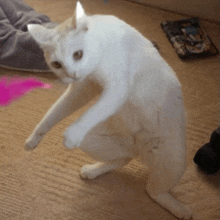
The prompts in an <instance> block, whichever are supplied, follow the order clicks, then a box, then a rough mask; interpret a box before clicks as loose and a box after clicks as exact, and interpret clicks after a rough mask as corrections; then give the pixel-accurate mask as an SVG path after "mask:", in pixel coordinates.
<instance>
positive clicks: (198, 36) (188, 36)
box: [161, 17, 219, 59]
mask: <svg viewBox="0 0 220 220" xmlns="http://www.w3.org/2000/svg"><path fill="white" fill-rule="evenodd" d="M161 27H162V29H163V30H164V32H165V33H166V35H167V38H168V39H169V41H170V43H171V44H172V46H173V47H174V49H175V51H176V53H177V54H178V56H179V57H180V58H182V59H190V58H199V57H204V56H213V55H217V54H219V51H218V50H217V48H216V47H215V45H214V44H213V42H212V41H211V39H210V38H209V36H208V35H207V34H206V33H205V30H204V28H202V27H201V24H200V22H199V19H198V18H196V17H193V18H189V19H183V20H179V21H164V22H162V23H161Z"/></svg>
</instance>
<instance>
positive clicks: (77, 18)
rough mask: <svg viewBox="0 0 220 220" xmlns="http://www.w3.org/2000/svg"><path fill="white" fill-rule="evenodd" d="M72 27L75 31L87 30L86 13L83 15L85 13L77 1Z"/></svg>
mask: <svg viewBox="0 0 220 220" xmlns="http://www.w3.org/2000/svg"><path fill="white" fill-rule="evenodd" d="M72 25H73V27H74V28H76V29H77V30H81V29H83V30H87V29H88V26H87V16H86V13H85V11H84V9H83V7H82V5H81V3H80V2H79V1H78V2H77V3H76V10H75V13H74V15H73V20H72Z"/></svg>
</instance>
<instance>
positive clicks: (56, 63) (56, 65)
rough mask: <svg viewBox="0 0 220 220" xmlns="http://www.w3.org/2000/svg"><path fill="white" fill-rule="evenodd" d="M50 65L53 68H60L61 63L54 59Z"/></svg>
mask: <svg viewBox="0 0 220 220" xmlns="http://www.w3.org/2000/svg"><path fill="white" fill-rule="evenodd" d="M51 65H52V67H53V68H55V69H60V68H62V64H61V63H60V62H58V61H54V62H52V63H51Z"/></svg>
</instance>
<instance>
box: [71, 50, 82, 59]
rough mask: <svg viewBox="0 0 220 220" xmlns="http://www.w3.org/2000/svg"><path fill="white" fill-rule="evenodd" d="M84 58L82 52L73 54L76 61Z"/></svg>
mask: <svg viewBox="0 0 220 220" xmlns="http://www.w3.org/2000/svg"><path fill="white" fill-rule="evenodd" d="M82 56H83V51H82V50H79V51H76V52H75V53H74V54H73V58H74V60H80V59H81V58H82Z"/></svg>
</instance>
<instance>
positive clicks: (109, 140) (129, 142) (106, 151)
mask: <svg viewBox="0 0 220 220" xmlns="http://www.w3.org/2000/svg"><path fill="white" fill-rule="evenodd" d="M132 147H133V137H132V136H130V135H128V136H124V135H122V134H120V133H116V131H115V130H114V131H112V130H111V129H109V128H108V124H107V123H102V124H99V125H98V126H96V127H95V128H94V129H93V130H92V131H91V132H90V133H89V134H88V135H87V136H86V138H85V140H84V141H83V143H82V145H81V146H80V149H81V150H82V151H84V152H85V153H87V154H88V155H89V156H90V157H91V158H93V159H95V160H97V161H99V162H98V163H95V164H92V165H91V164H88V165H85V166H83V167H82V169H81V177H83V178H87V179H94V178H95V177H97V176H99V175H102V174H105V173H107V172H109V171H111V170H114V169H117V168H120V167H123V166H125V165H126V164H127V163H129V161H130V160H131V159H132V158H133V156H134V155H133V153H132Z"/></svg>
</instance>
